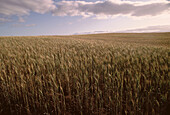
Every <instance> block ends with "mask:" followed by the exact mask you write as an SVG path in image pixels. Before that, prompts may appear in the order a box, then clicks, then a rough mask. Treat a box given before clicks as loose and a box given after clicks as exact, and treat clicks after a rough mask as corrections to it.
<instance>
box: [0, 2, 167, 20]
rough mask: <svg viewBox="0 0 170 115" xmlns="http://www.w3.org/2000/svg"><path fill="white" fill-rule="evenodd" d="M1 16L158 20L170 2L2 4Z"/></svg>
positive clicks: (0, 8)
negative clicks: (150, 18) (146, 17)
mask: <svg viewBox="0 0 170 115" xmlns="http://www.w3.org/2000/svg"><path fill="white" fill-rule="evenodd" d="M0 2H1V3H0V14H1V15H5V16H11V15H16V16H18V17H19V22H24V19H23V18H21V17H22V16H24V15H29V14H30V12H36V13H41V14H44V13H47V12H51V13H52V15H54V16H82V17H95V18H96V19H103V18H105V19H107V18H108V17H113V16H116V15H128V16H134V17H141V16H155V15H159V14H162V13H164V12H166V13H167V14H170V12H169V11H168V10H170V2H169V1H167V0H149V1H148V2H146V1H145V2H144V1H143V2H142V1H127V0H126V1H122V0H105V1H97V2H86V1H65V0H63V1H58V2H57V1H54V0H0Z"/></svg>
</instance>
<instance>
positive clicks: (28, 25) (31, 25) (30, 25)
mask: <svg viewBox="0 0 170 115" xmlns="http://www.w3.org/2000/svg"><path fill="white" fill-rule="evenodd" d="M25 26H26V27H33V26H35V24H27V25H25Z"/></svg>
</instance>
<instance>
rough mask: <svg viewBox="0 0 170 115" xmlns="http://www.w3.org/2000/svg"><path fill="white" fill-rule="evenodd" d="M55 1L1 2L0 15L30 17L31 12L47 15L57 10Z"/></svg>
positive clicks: (15, 0)
mask: <svg viewBox="0 0 170 115" xmlns="http://www.w3.org/2000/svg"><path fill="white" fill-rule="evenodd" d="M55 7H56V6H55V5H54V2H53V0H0V14H2V15H7V16H11V15H17V16H23V15H28V14H29V13H30V12H31V11H32V12H36V13H41V14H43V13H46V12H49V11H51V10H53V9H55Z"/></svg>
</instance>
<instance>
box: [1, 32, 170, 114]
mask: <svg viewBox="0 0 170 115" xmlns="http://www.w3.org/2000/svg"><path fill="white" fill-rule="evenodd" d="M169 46H170V33H151V34H96V35H76V36H39V37H38V36H37V37H1V38H0V114H15V115H16V114H66V115H67V114H85V115H86V114H100V115H103V114H114V115H122V114H127V115H130V114H132V115H133V114H134V115H137V114H138V115H147V114H149V115H151V114H152V115H155V114H166V113H168V106H169V102H170V95H169V89H170V86H169V85H170V78H169V76H170V75H169V71H168V68H169V66H168V64H169V54H170V48H169Z"/></svg>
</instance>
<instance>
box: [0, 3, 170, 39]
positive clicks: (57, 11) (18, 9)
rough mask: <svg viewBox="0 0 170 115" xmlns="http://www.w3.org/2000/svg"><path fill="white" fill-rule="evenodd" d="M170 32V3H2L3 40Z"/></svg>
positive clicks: (0, 29)
mask: <svg viewBox="0 0 170 115" xmlns="http://www.w3.org/2000/svg"><path fill="white" fill-rule="evenodd" d="M106 32H170V0H0V36H34V35H73V34H86V33H106Z"/></svg>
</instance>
